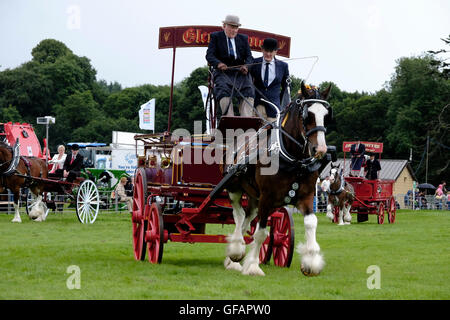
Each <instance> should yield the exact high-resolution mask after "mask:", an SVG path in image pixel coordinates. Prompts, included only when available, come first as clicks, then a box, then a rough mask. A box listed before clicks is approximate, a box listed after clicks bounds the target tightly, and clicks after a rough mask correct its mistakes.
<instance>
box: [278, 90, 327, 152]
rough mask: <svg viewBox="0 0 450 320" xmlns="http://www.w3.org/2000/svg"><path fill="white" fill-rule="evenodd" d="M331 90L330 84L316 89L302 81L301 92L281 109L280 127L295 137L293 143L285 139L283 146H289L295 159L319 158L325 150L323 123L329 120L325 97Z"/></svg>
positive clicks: (325, 124)
mask: <svg viewBox="0 0 450 320" xmlns="http://www.w3.org/2000/svg"><path fill="white" fill-rule="evenodd" d="M330 91H331V85H330V86H329V87H328V88H327V89H326V90H324V91H323V92H319V90H318V89H317V88H315V87H310V86H306V85H305V84H304V82H302V83H301V93H300V94H299V95H298V96H297V98H296V99H294V101H293V102H292V103H291V104H290V105H289V107H288V108H286V110H285V111H284V112H283V118H282V121H281V124H282V127H283V129H284V130H285V131H286V132H287V133H288V134H289V135H291V136H292V137H293V138H294V139H295V140H297V143H293V142H292V141H289V139H285V141H286V146H287V147H289V146H290V151H291V152H292V153H291V154H293V155H295V156H296V158H297V159H305V158H308V157H314V158H318V159H322V158H323V156H324V155H325V154H326V152H327V144H326V140H325V133H326V126H327V125H328V124H329V122H330V121H331V119H332V109H331V106H330V104H329V103H328V102H327V101H326V100H327V99H328V97H329V94H330ZM295 144H297V146H295ZM299 146H301V148H299ZM299 149H301V150H299ZM292 150H296V152H293V151H292Z"/></svg>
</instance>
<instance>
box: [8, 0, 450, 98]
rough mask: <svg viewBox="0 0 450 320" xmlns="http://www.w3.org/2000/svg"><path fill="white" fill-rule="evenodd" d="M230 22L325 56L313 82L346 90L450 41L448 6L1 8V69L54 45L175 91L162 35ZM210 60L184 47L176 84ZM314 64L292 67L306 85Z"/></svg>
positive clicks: (62, 4) (299, 3)
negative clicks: (47, 43)
mask: <svg viewBox="0 0 450 320" xmlns="http://www.w3.org/2000/svg"><path fill="white" fill-rule="evenodd" d="M227 14H236V15H238V16H239V17H240V19H241V23H242V27H243V28H248V29H255V30H260V31H266V32H272V33H277V34H281V35H285V36H289V37H291V58H300V57H305V56H318V57H319V61H318V63H317V65H316V66H315V68H314V70H313V72H312V74H311V76H310V78H309V82H310V83H312V84H319V83H321V82H322V81H333V82H335V83H336V84H337V85H338V87H339V88H340V89H342V90H346V91H356V90H358V91H366V92H375V91H378V90H380V89H381V88H382V86H383V84H384V83H385V82H386V81H388V80H389V79H390V77H391V75H392V73H393V72H394V67H395V65H396V60H397V59H398V58H400V57H405V56H406V57H410V56H413V55H420V54H422V53H423V52H425V51H427V50H433V49H434V50H436V49H441V48H444V42H443V41H441V40H440V39H441V38H446V37H447V36H448V35H449V34H450V1H449V0H408V1H405V0H340V1H334V0H310V1H303V0H275V1H266V0H260V1H253V0H247V1H243V0H237V1H235V0H222V1H215V0H198V1H197V0H190V1H189V0H182V1H181V0H158V1H153V0H148V1H133V0H130V1H119V0H107V1H106V0H87V1H77V0H70V1H65V0H53V1H52V0H0V48H1V49H0V65H1V67H0V71H2V70H4V69H5V68H15V67H17V66H19V65H20V64H22V63H24V62H26V61H29V60H30V59H31V50H32V48H33V47H35V46H36V45H37V44H38V43H39V42H40V41H41V40H43V39H46V38H53V39H56V40H59V41H62V42H64V43H65V44H66V45H67V46H68V47H69V48H70V49H71V50H72V51H73V52H74V53H75V54H77V55H79V56H86V57H88V58H89V59H90V60H91V63H92V65H93V67H94V68H95V69H96V70H97V79H105V80H106V81H108V82H112V81H117V82H119V83H120V84H122V86H123V87H131V86H136V85H141V84H155V85H159V84H170V80H171V67H172V50H171V49H161V50H159V49H158V32H159V27H164V26H184V25H217V26H220V25H221V21H223V19H224V17H225V15H227ZM205 53H206V48H180V49H177V55H176V67H175V81H176V82H179V81H181V80H183V79H184V78H186V77H187V76H189V74H190V73H191V72H192V71H193V70H194V69H195V68H198V67H202V66H205V65H206V60H205ZM260 55H261V54H260V53H258V52H253V56H254V57H259V56H260ZM282 59H284V58H282ZM312 63H313V60H293V61H289V69H290V72H291V74H293V75H295V76H296V77H300V78H303V77H306V75H307V74H308V72H309V70H310V68H311V66H312Z"/></svg>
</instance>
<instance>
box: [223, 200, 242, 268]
mask: <svg viewBox="0 0 450 320" xmlns="http://www.w3.org/2000/svg"><path fill="white" fill-rule="evenodd" d="M228 194H229V197H230V200H231V206H232V207H233V218H234V223H235V225H236V226H235V228H234V232H233V234H232V235H230V236H228V237H227V241H228V246H227V257H229V258H230V259H231V261H234V262H239V261H241V260H242V258H244V256H245V241H244V236H243V234H242V228H243V223H244V219H245V210H244V208H242V206H241V197H242V191H239V192H228Z"/></svg>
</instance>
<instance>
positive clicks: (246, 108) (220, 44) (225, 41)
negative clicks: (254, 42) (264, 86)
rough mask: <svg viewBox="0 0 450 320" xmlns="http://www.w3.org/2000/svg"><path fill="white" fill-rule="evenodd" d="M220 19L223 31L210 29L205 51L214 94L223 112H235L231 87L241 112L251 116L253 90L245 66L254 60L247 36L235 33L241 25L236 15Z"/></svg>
mask: <svg viewBox="0 0 450 320" xmlns="http://www.w3.org/2000/svg"><path fill="white" fill-rule="evenodd" d="M222 22H223V31H218V32H213V33H211V40H210V42H209V46H208V50H207V51H206V60H207V61H208V63H209V64H210V65H212V66H213V67H214V72H213V76H214V94H215V96H216V99H217V100H218V101H219V105H220V108H221V110H222V115H228V116H233V115H234V112H233V103H232V101H231V96H232V91H233V96H235V97H237V98H239V99H240V104H239V113H240V115H241V116H244V117H251V116H253V103H254V96H255V92H254V89H253V87H252V81H251V79H250V75H249V74H248V67H247V66H246V65H247V64H251V63H252V62H253V57H252V52H251V50H250V45H249V43H248V36H246V35H244V34H239V33H238V30H239V27H240V26H241V24H240V23H239V17H237V16H234V15H227V16H226V17H225V20H224V21H222ZM233 87H234V90H233ZM237 90H239V92H240V94H239V93H238V92H237ZM241 95H242V96H243V97H244V99H242V96H241Z"/></svg>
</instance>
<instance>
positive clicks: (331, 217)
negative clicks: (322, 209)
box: [327, 203, 334, 221]
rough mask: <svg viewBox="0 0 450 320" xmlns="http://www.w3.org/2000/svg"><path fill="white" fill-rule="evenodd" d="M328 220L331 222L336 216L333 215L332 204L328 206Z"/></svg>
mask: <svg viewBox="0 0 450 320" xmlns="http://www.w3.org/2000/svg"><path fill="white" fill-rule="evenodd" d="M327 218H328V219H330V220H331V221H333V220H334V214H333V206H332V204H331V203H329V204H328V205H327Z"/></svg>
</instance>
